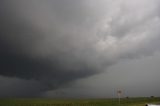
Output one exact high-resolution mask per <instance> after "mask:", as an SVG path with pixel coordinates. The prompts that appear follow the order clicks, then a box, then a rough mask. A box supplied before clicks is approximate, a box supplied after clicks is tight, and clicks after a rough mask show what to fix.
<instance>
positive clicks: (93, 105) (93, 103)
mask: <svg viewBox="0 0 160 106" xmlns="http://www.w3.org/2000/svg"><path fill="white" fill-rule="evenodd" d="M146 103H154V104H159V103H160V98H123V99H121V102H120V104H119V102H118V99H0V106H145V104H146Z"/></svg>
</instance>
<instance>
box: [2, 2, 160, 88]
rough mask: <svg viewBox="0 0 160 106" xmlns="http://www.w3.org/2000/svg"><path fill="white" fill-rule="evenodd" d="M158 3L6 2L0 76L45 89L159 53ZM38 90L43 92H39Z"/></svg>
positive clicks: (3, 8)
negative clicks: (28, 81)
mask: <svg viewBox="0 0 160 106" xmlns="http://www.w3.org/2000/svg"><path fill="white" fill-rule="evenodd" d="M159 4H160V3H159V2H158V0H153V1H150V0H141V1H138V0H134V1H128V0H119V1H112V0H101V1H97V0H86V1H80V0H53V1H52V0H45V1H44V0H31V1H26V0H14V1H11V0H5V1H1V3H0V7H1V9H0V23H1V25H0V28H1V31H0V47H1V53H0V56H1V59H0V63H1V65H0V68H1V71H0V75H2V76H8V77H17V78H20V79H27V80H30V79H33V80H36V81H37V82H39V83H42V85H44V86H48V87H47V88H48V89H54V88H58V87H61V86H63V85H64V84H67V83H69V82H71V81H74V80H76V79H79V78H84V77H88V76H90V75H93V74H96V73H99V72H102V71H103V70H105V69H106V68H107V67H108V66H110V65H114V64H115V63H116V62H118V61H119V60H120V59H123V58H135V57H139V56H142V55H148V54H152V53H154V52H155V51H157V50H159V47H158V45H159V40H160V37H159V27H160V18H159V13H158V11H159V8H158V7H159ZM42 88H43V87H42Z"/></svg>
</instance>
